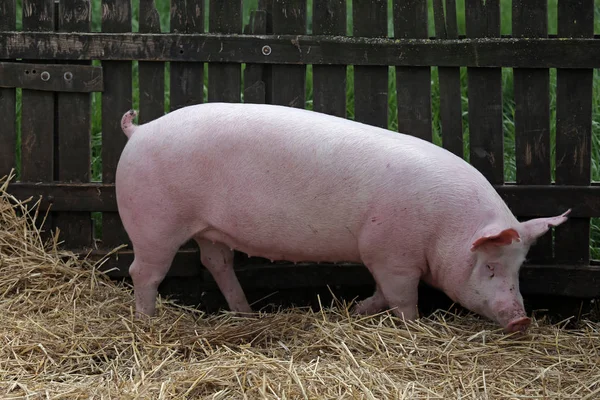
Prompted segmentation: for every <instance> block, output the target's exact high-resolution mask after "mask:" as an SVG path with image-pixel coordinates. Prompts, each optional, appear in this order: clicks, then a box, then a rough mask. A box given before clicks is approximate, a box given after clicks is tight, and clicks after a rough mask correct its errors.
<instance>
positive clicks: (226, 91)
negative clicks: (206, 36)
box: [208, 0, 242, 103]
mask: <svg viewBox="0 0 600 400" xmlns="http://www.w3.org/2000/svg"><path fill="white" fill-rule="evenodd" d="M208 30H209V32H214V33H242V2H241V0H210V4H209V9H208ZM241 84H242V72H241V66H240V65H239V64H236V63H220V62H215V63H209V64H208V101H209V102H215V101H220V102H226V103H239V102H240V101H241V98H240V97H241V96H240V88H241Z"/></svg>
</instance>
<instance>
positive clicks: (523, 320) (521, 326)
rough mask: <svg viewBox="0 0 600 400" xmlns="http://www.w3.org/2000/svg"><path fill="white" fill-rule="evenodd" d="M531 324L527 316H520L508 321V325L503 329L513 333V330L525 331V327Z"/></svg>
mask: <svg viewBox="0 0 600 400" xmlns="http://www.w3.org/2000/svg"><path fill="white" fill-rule="evenodd" d="M529 324H531V318H529V317H520V318H516V319H513V320H512V321H510V322H509V324H508V326H507V327H506V329H505V330H504V331H505V332H506V333H515V332H521V333H523V332H525V331H526V330H527V328H528V327H529Z"/></svg>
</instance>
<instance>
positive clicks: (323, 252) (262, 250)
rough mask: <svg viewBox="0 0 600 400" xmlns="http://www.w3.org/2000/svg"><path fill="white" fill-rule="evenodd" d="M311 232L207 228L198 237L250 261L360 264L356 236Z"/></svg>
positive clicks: (271, 228) (258, 227) (311, 229)
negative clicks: (239, 254)
mask: <svg viewBox="0 0 600 400" xmlns="http://www.w3.org/2000/svg"><path fill="white" fill-rule="evenodd" d="M317 229H318V228H315V227H313V228H309V229H308V230H292V229H290V228H289V227H288V229H285V228H284V229H278V230H277V229H274V227H272V226H268V227H264V228H262V229H261V227H260V226H255V228H254V229H251V230H250V229H248V230H247V231H246V230H244V229H239V228H238V229H236V230H235V231H234V230H231V229H217V228H215V227H212V226H211V227H208V228H206V229H204V230H203V231H201V232H199V233H198V234H196V238H199V237H200V238H204V239H206V240H209V241H212V242H219V243H223V244H225V245H227V246H229V248H231V249H234V250H238V251H241V252H243V253H246V254H248V255H249V256H251V257H263V258H267V259H269V260H272V261H276V260H285V261H292V262H360V261H361V260H360V254H359V250H358V242H357V239H356V237H355V234H354V233H352V232H350V231H346V232H335V230H334V229H327V230H326V231H325V232H318V231H316V230H317Z"/></svg>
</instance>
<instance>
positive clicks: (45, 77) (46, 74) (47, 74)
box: [40, 71, 50, 82]
mask: <svg viewBox="0 0 600 400" xmlns="http://www.w3.org/2000/svg"><path fill="white" fill-rule="evenodd" d="M40 78H42V80H43V81H44V82H46V81H48V80H50V72H48V71H44V72H42V73H41V74H40Z"/></svg>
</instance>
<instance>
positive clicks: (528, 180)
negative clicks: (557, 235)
mask: <svg viewBox="0 0 600 400" xmlns="http://www.w3.org/2000/svg"><path fill="white" fill-rule="evenodd" d="M547 8H548V2H547V0H513V3H512V24H513V29H512V32H513V36H515V37H528V38H529V37H547V35H548V14H547ZM514 93H515V153H516V167H517V171H516V173H517V176H516V180H517V183H518V184H521V185H545V184H549V183H550V181H551V176H550V172H551V171H550V75H549V71H548V69H533V68H515V69H514ZM528 258H529V259H530V260H532V261H533V262H544V261H547V260H550V259H551V258H552V234H551V233H549V234H546V235H544V236H543V237H541V238H539V239H538V241H537V242H536V244H534V245H533V246H532V248H531V249H530V251H529V255H528Z"/></svg>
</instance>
